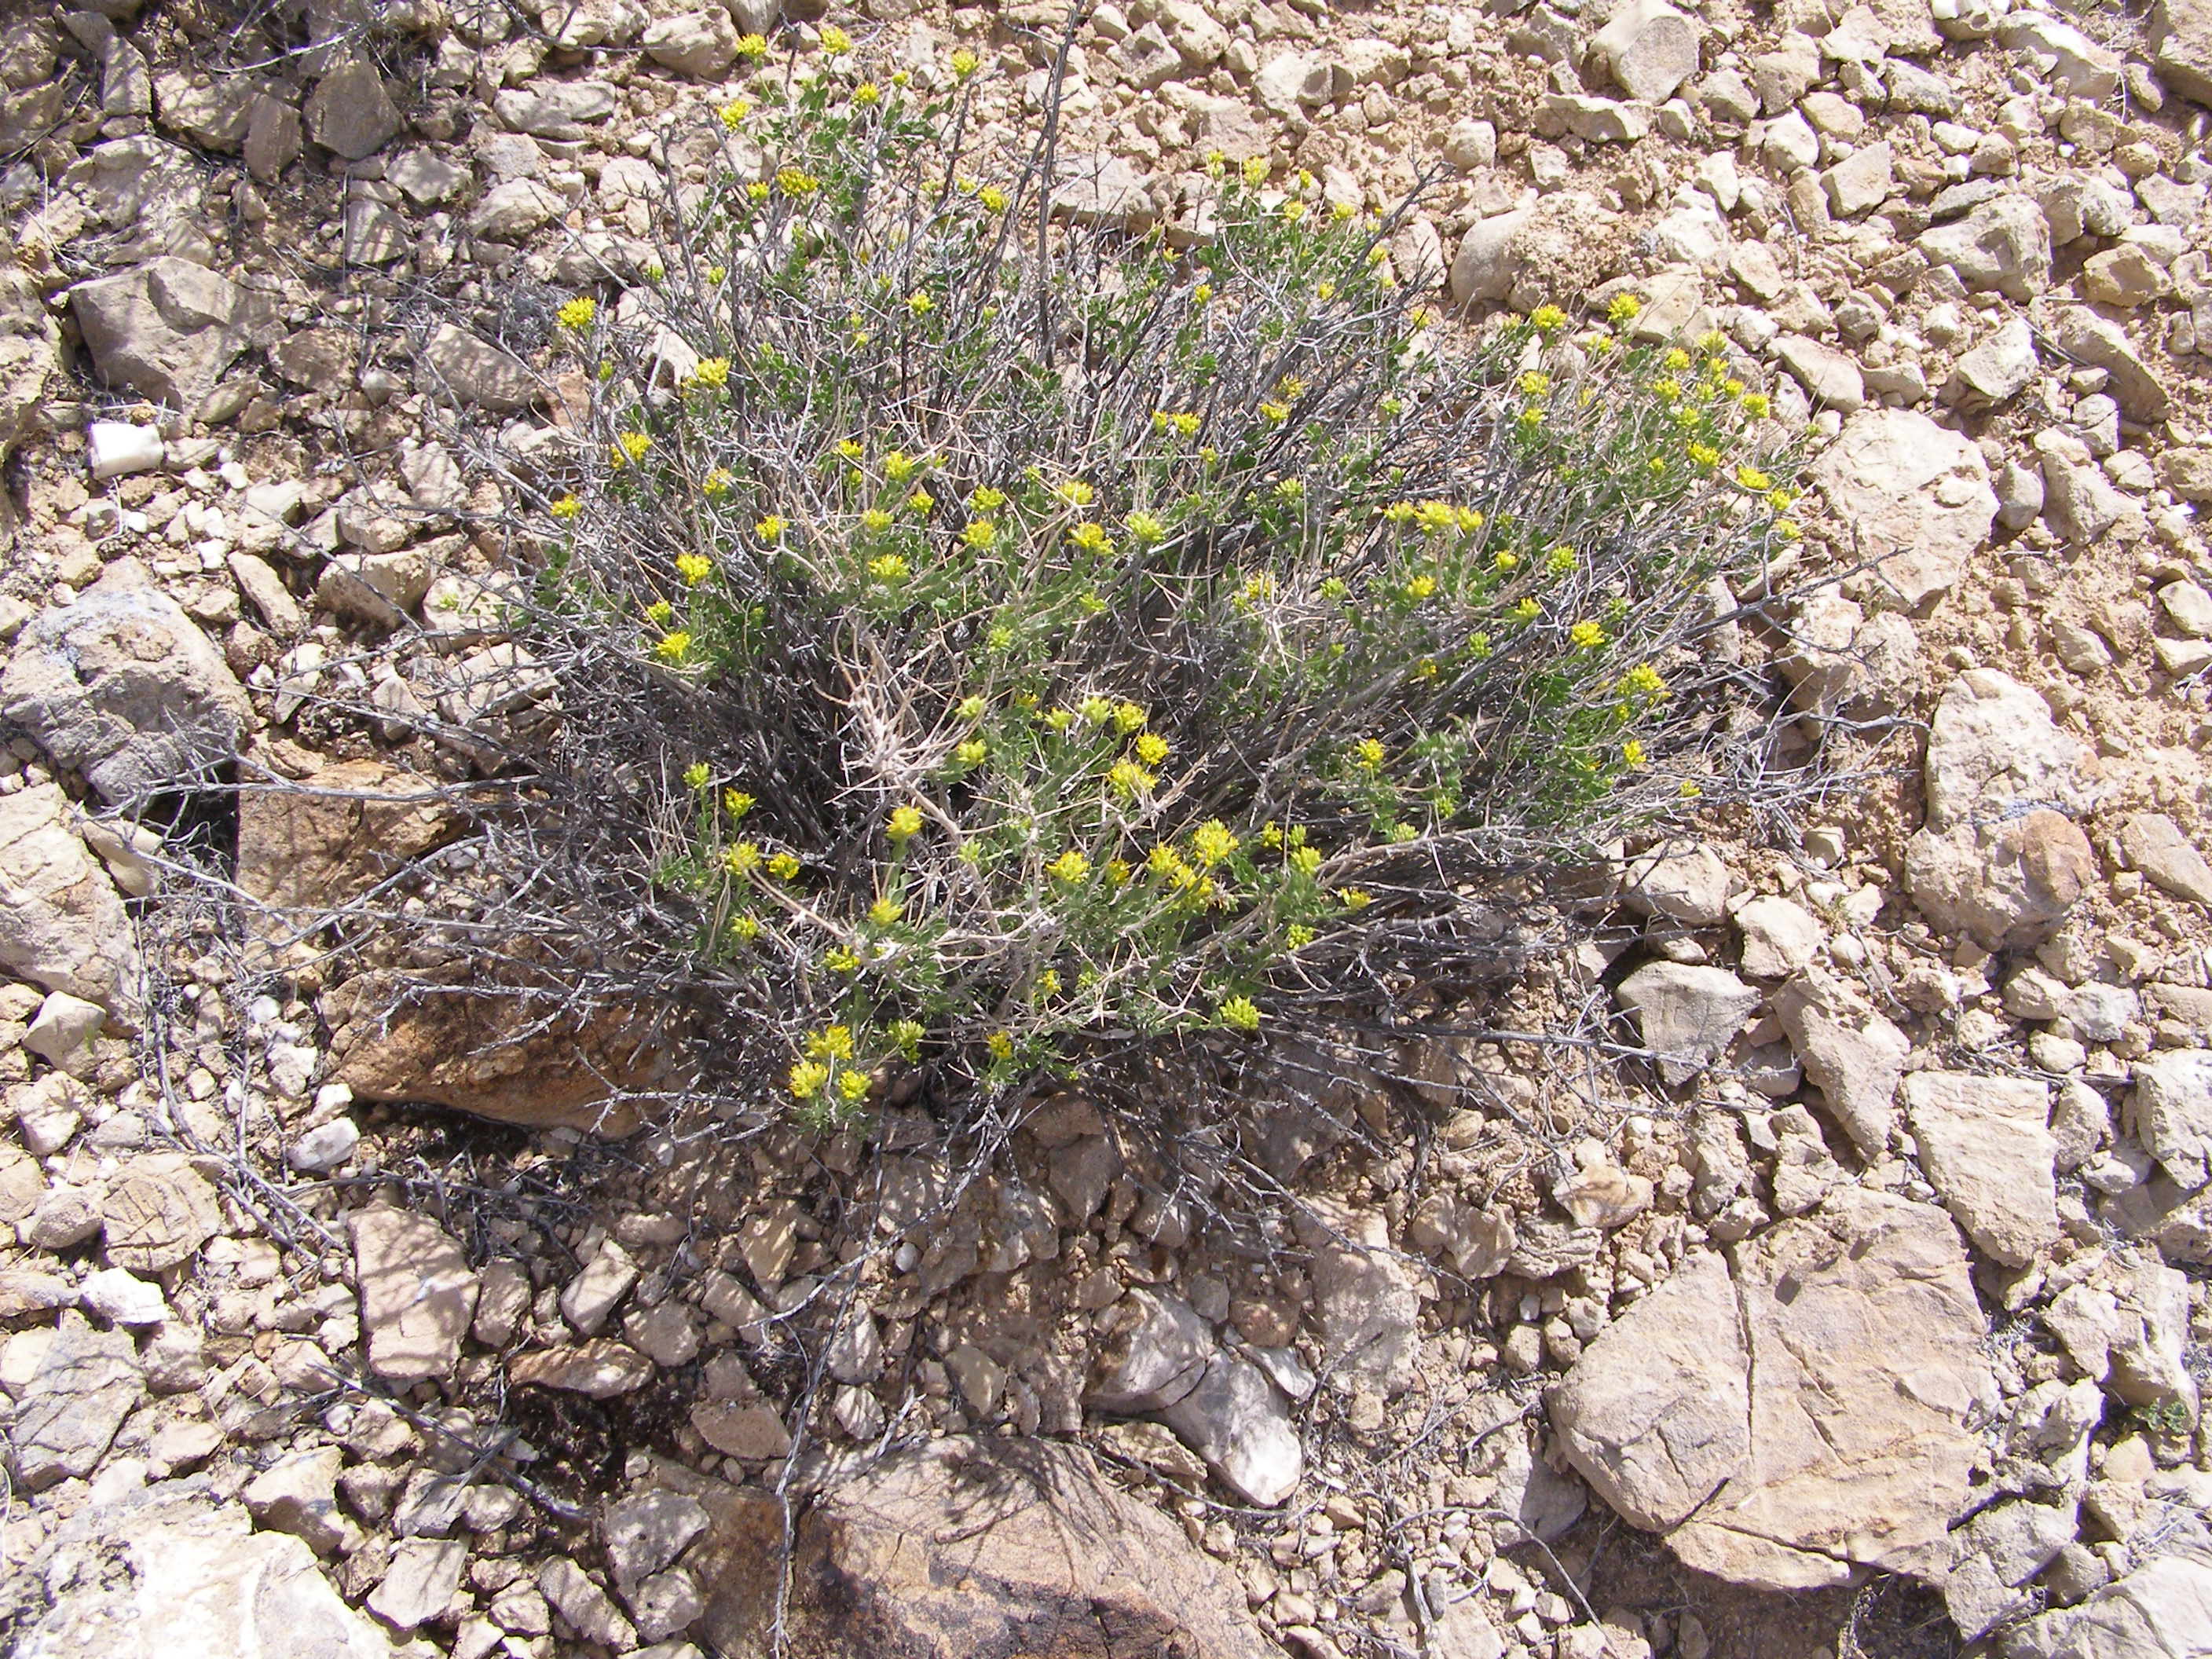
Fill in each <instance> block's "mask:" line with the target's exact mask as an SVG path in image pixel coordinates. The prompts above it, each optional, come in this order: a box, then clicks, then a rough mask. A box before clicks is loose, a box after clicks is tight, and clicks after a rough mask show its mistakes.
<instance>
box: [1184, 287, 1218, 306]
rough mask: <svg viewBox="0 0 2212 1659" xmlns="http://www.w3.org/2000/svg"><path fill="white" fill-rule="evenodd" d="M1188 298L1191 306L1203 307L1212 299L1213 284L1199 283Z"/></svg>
mask: <svg viewBox="0 0 2212 1659" xmlns="http://www.w3.org/2000/svg"><path fill="white" fill-rule="evenodd" d="M1190 297H1191V301H1192V303H1193V304H1194V305H1201V306H1202V305H1205V304H1206V302H1207V301H1211V300H1212V298H1213V284H1212V283H1200V284H1199V285H1198V286H1197V287H1196V288H1194V289H1191V291H1190Z"/></svg>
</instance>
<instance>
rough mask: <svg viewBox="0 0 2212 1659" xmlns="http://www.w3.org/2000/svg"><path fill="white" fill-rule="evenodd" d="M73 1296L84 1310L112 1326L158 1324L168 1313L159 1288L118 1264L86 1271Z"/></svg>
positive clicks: (164, 1298)
mask: <svg viewBox="0 0 2212 1659" xmlns="http://www.w3.org/2000/svg"><path fill="white" fill-rule="evenodd" d="M76 1299H77V1304H78V1305H79V1306H80V1307H82V1308H83V1310H85V1311H86V1312H87V1313H89V1314H92V1315H94V1316H97V1317H99V1318H100V1319H104V1320H106V1322H108V1323H109V1324H111V1325H158V1324H160V1323H161V1322H162V1321H163V1320H165V1319H167V1317H168V1316H169V1303H168V1298H167V1297H165V1296H163V1295H162V1294H161V1286H160V1285H155V1284H153V1283H151V1282H150V1281H149V1280H147V1279H141V1278H139V1277H138V1276H137V1274H136V1273H131V1272H128V1271H127V1270H125V1269H124V1268H121V1267H102V1268H101V1269H100V1271H99V1272H97V1273H87V1274H86V1275H85V1279H84V1283H83V1284H82V1285H79V1286H78V1287H77V1293H76Z"/></svg>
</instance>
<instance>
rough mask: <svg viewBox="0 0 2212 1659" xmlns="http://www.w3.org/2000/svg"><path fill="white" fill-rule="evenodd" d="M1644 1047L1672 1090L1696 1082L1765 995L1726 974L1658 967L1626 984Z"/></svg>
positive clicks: (1624, 1000)
mask: <svg viewBox="0 0 2212 1659" xmlns="http://www.w3.org/2000/svg"><path fill="white" fill-rule="evenodd" d="M1620 1000H1621V1004H1622V1006H1624V1007H1626V1008H1627V1009H1628V1010H1629V1011H1630V1012H1632V1013H1633V1014H1634V1015H1635V1016H1636V1022H1637V1026H1638V1030H1640V1031H1641V1032H1642V1033H1643V1037H1644V1047H1645V1048H1650V1049H1652V1050H1654V1051H1656V1053H1657V1054H1658V1056H1659V1061H1658V1065H1659V1075H1660V1076H1661V1077H1662V1078H1663V1079H1665V1080H1666V1081H1667V1082H1668V1083H1669V1084H1674V1085H1679V1084H1683V1083H1687V1082H1688V1081H1690V1079H1692V1078H1694V1077H1696V1076H1697V1075H1698V1074H1699V1073H1700V1072H1703V1071H1704V1070H1705V1069H1706V1068H1707V1067H1708V1066H1711V1065H1712V1064H1713V1063H1714V1062H1715V1061H1716V1060H1718V1059H1719V1058H1720V1057H1721V1055H1722V1054H1723V1052H1724V1051H1725V1050H1726V1049H1727V1048H1728V1046H1729V1043H1730V1042H1734V1041H1735V1035H1736V1033H1737V1032H1738V1031H1741V1030H1742V1029H1743V1025H1744V1022H1745V1021H1746V1020H1747V1019H1749V1018H1751V1014H1752V1011H1753V1009H1754V1008H1756V1007H1758V1006H1759V993H1758V992H1757V991H1755V990H1753V988H1752V987H1750V986H1748V985H1746V984H1745V983H1744V982H1743V981H1741V980H1740V979H1738V978H1737V977H1736V976H1735V975H1734V974H1731V973H1730V972H1729V971H1728V969H1725V968H1695V967H1689V966H1686V965H1684V964H1683V963H1674V962H1654V963H1648V964H1646V965H1645V966H1644V967H1642V968H1639V969H1637V970H1636V971H1635V972H1634V973H1632V974H1631V975H1629V976H1628V977H1627V978H1626V979H1625V980H1623V981H1621V982H1620Z"/></svg>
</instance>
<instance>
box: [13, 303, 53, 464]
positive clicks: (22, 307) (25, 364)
mask: <svg viewBox="0 0 2212 1659" xmlns="http://www.w3.org/2000/svg"><path fill="white" fill-rule="evenodd" d="M60 346H61V331H60V329H58V327H56V326H55V325H54V319H52V317H50V316H48V315H47V314H46V306H45V305H44V304H43V303H42V301H41V298H40V293H39V284H38V280H37V279H36V278H35V277H34V276H32V274H31V273H30V272H29V271H27V270H22V269H21V268H20V267H18V266H12V265H11V266H10V267H9V269H7V270H4V271H0V461H4V460H5V459H7V458H8V456H9V453H11V452H12V451H13V450H14V449H15V445H16V444H17V443H18V442H20V441H21V440H22V439H23V438H24V437H25V436H27V435H28V434H29V433H30V431H31V430H32V428H33V427H34V426H35V425H36V423H37V422H38V418H39V416H40V414H41V413H42V412H43V411H44V410H45V408H46V386H47V383H48V382H49V381H50V380H52V378H53V377H54V375H55V374H56V373H57V372H58V370H59V369H60V368H61V355H60Z"/></svg>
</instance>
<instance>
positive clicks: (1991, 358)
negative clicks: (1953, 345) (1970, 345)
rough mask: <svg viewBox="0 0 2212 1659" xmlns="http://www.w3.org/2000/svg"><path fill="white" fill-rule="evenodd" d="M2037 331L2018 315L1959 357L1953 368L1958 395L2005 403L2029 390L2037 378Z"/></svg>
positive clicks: (1990, 402)
mask: <svg viewBox="0 0 2212 1659" xmlns="http://www.w3.org/2000/svg"><path fill="white" fill-rule="evenodd" d="M2038 367H2039V364H2038V362H2037V360H2036V356H2035V330H2034V329H2033V327H2031V326H2030V325H2029V324H2028V321H2027V319H2026V318H2025V317H2015V318H2013V319H2010V320H2009V321H2008V322H2006V323H2004V324H2002V325H2000V326H1998V327H1997V328H1996V329H1995V330H1993V331H1991V332H1990V336H1989V337H1988V338H1987V339H1985V340H1984V341H1983V342H1982V343H1980V344H1979V345H1978V346H1976V347H1975V348H1974V349H1972V351H1969V352H1967V353H1966V355H1965V356H1961V357H1960V359H1959V362H1958V365H1957V367H1956V368H1954V370H1953V371H1952V374H1953V380H1952V384H1953V385H1954V386H1956V387H1957V388H1958V392H1956V393H1955V394H1954V395H1956V396H1958V397H1959V398H1961V399H1964V400H1978V401H1980V402H1982V403H1988V404H2001V403H2004V402H2006V401H2008V399H2010V398H2015V397H2017V396H2019V395H2020V394H2021V392H2025V391H2027V388H2028V386H2030V385H2031V384H2032V383H2033V381H2034V380H2035V373H2036V369H2037V368H2038Z"/></svg>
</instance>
